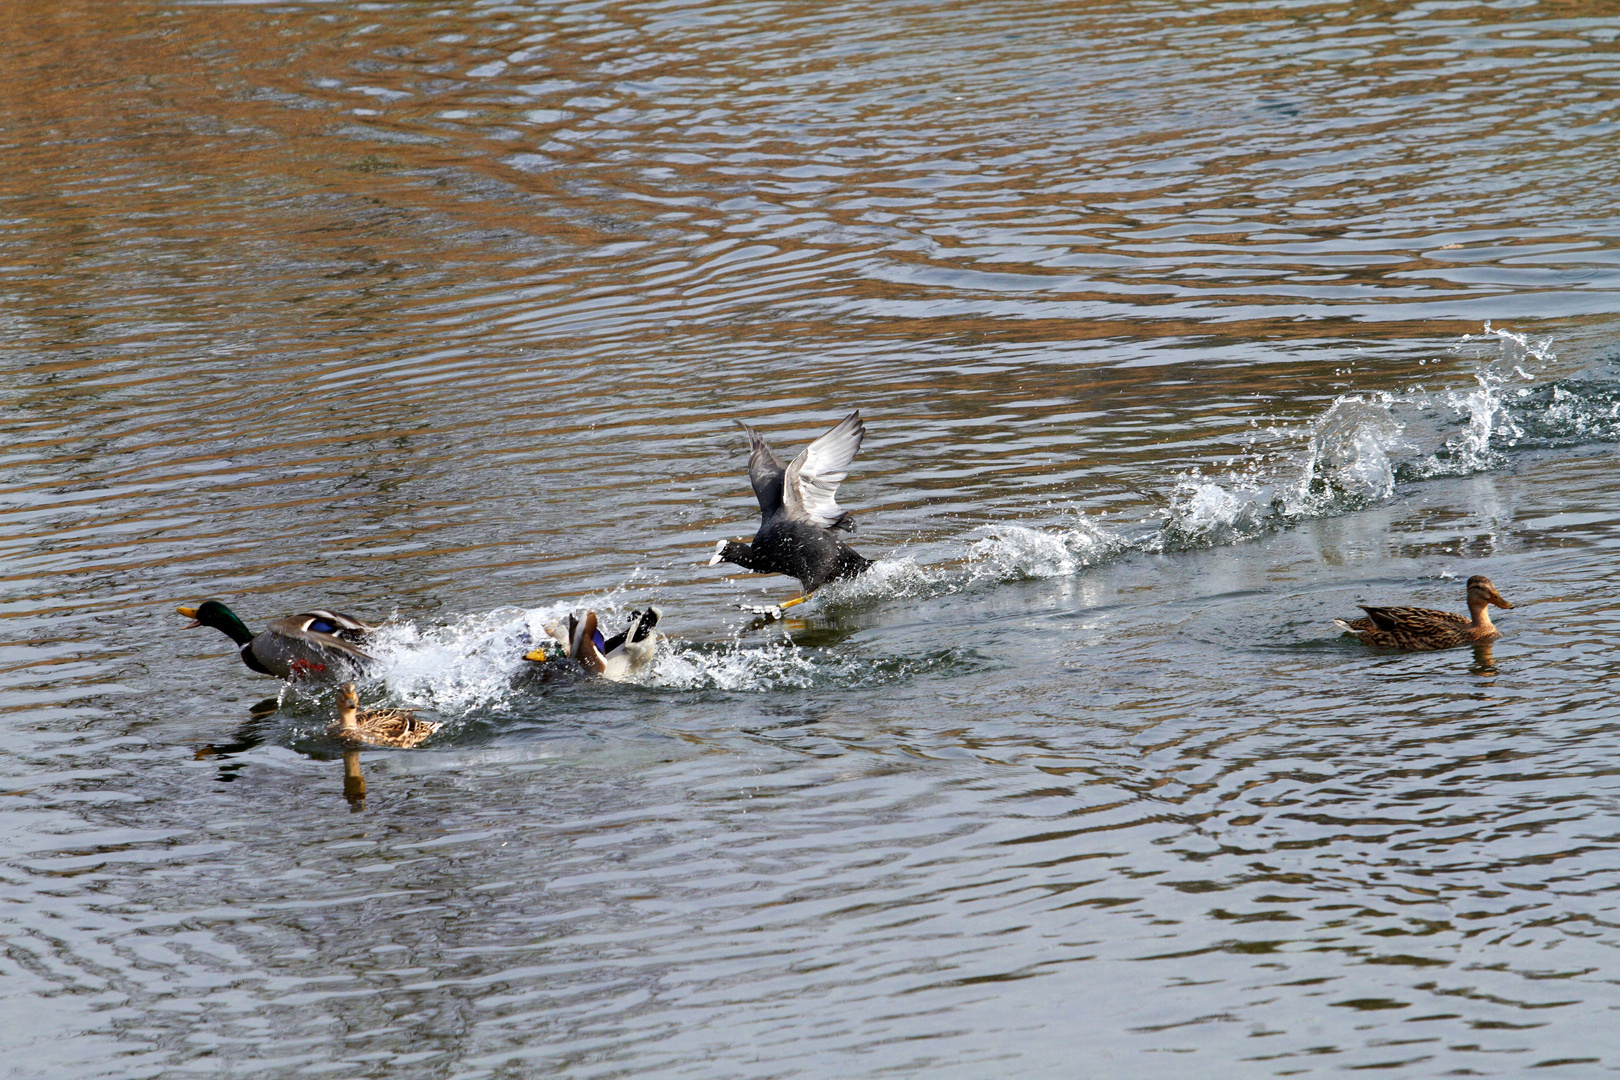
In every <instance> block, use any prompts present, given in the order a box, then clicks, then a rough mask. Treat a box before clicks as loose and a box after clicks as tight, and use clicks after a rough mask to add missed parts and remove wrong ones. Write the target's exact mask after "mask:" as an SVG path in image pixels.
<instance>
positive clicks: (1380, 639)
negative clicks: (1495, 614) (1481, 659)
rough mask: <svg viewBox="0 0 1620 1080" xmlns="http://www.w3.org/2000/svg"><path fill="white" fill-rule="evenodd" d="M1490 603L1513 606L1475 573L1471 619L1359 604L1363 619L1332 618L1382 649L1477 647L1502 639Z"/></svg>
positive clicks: (1470, 587) (1424, 610) (1470, 591)
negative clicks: (1493, 622)
mask: <svg viewBox="0 0 1620 1080" xmlns="http://www.w3.org/2000/svg"><path fill="white" fill-rule="evenodd" d="M1491 604H1495V605H1496V606H1497V607H1499V608H1510V607H1512V606H1513V605H1512V604H1510V603H1508V602H1507V601H1506V600H1504V599H1502V594H1501V593H1499V592H1497V591H1496V586H1495V585H1492V584H1491V579H1490V578H1488V577H1485V576H1483V575H1481V574H1475V575H1474V576H1473V577H1471V578H1469V579H1468V614H1469V616H1470V618H1467V619H1465V618H1463V617H1462V616H1461V615H1454V614H1452V613H1451V612H1449V611H1436V610H1434V609H1433V608H1416V607H1368V606H1367V605H1365V604H1361V605H1359V606H1360V608H1361V610H1362V611H1365V612H1366V613H1367V617H1366V618H1364V619H1350V620H1348V621H1346V620H1344V619H1334V620H1333V622H1334V624H1335V625H1337V626H1339V627H1341V628H1342V629H1344V630H1347V631H1349V632H1350V633H1352V634H1354V635H1356V637H1358V638H1360V639H1361V640H1362V641H1364V642H1366V643H1367V644H1368V645H1376V646H1378V647H1379V648H1382V649H1407V650H1410V651H1414V652H1416V651H1427V650H1431V649H1451V648H1455V647H1456V646H1458V645H1478V644H1481V643H1483V642H1487V641H1495V640H1496V639H1497V638H1499V637H1501V636H1502V633H1501V631H1499V630H1498V629H1497V628H1496V627H1495V625H1494V624H1492V622H1491V616H1490V612H1489V611H1488V610H1487V609H1488V608H1489V606H1490V605H1491Z"/></svg>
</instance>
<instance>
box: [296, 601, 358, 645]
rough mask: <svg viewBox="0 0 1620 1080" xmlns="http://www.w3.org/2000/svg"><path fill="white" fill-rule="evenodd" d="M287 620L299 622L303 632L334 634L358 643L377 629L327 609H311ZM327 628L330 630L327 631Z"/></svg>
mask: <svg viewBox="0 0 1620 1080" xmlns="http://www.w3.org/2000/svg"><path fill="white" fill-rule="evenodd" d="M288 618H289V619H297V620H299V621H300V622H301V623H302V624H303V625H302V629H304V630H313V631H315V632H317V633H326V634H335V635H336V636H338V637H341V638H344V639H346V640H348V641H360V640H362V639H364V638H365V636H366V635H367V634H368V633H370V632H371V631H373V630H375V629H377V628H376V626H374V625H372V624H371V623H368V622H362V621H360V620H359V619H357V618H355V617H354V616H353V615H345V614H344V613H343V612H341V611H332V610H330V609H328V608H311V609H310V610H309V611H304V612H300V613H299V614H297V615H289V616H288ZM328 627H330V629H327V628H328Z"/></svg>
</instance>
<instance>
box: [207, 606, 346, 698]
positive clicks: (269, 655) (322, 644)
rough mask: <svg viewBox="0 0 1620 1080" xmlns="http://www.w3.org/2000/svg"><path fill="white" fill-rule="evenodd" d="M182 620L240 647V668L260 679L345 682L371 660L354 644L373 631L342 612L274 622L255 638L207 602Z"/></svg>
mask: <svg viewBox="0 0 1620 1080" xmlns="http://www.w3.org/2000/svg"><path fill="white" fill-rule="evenodd" d="M180 614H182V615H186V616H189V617H190V618H192V619H193V620H195V621H194V622H193V623H192V624H191V626H190V627H187V629H191V628H192V627H197V626H212V627H213V628H214V629H216V630H218V631H220V632H221V633H223V634H225V635H226V636H227V637H229V638H230V639H231V640H232V641H234V642H236V643H237V644H238V645H239V646H241V655H242V663H244V664H246V665H247V667H248V670H250V671H256V672H258V673H259V674H261V675H274V676H275V677H276V678H278V679H286V680H287V681H288V682H293V681H296V680H298V679H306V678H336V677H338V676H342V677H345V678H347V677H349V676H351V675H353V674H355V673H357V672H360V671H363V670H365V668H366V666H367V665H369V664H371V663H372V658H371V657H370V656H369V655H367V654H366V653H364V652H362V651H361V650H360V649H359V648H358V647H357V645H356V642H359V641H363V640H364V639H365V635H366V632H367V631H369V630H373V629H375V627H373V626H371V625H370V624H368V623H363V622H361V621H360V620H359V619H356V618H354V617H353V616H350V615H345V614H343V613H342V612H340V611H328V610H326V609H325V608H317V609H315V610H313V611H305V612H302V613H300V614H298V615H287V616H284V617H282V618H280V619H272V620H271V621H270V623H269V625H267V626H266V627H265V628H264V630H262V631H261V632H259V633H257V634H255V633H253V631H251V630H249V629H248V628H247V627H246V626H245V625H244V624H243V623H242V620H241V619H240V618H238V617H237V615H236V613H235V612H234V611H232V610H231V609H230V608H228V607H226V606H225V605H224V604H222V603H220V602H219V601H218V600H205V601H203V602H202V603H201V604H199V605H198V606H197V607H195V608H181V609H180Z"/></svg>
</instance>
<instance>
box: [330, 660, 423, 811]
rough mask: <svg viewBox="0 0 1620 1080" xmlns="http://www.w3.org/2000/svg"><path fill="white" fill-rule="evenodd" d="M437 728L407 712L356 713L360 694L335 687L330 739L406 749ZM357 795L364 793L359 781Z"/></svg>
mask: <svg viewBox="0 0 1620 1080" xmlns="http://www.w3.org/2000/svg"><path fill="white" fill-rule="evenodd" d="M439 727H440V725H438V724H435V723H431V722H429V721H427V720H418V719H417V718H416V714H415V713H413V712H411V711H410V710H409V709H367V710H365V711H364V712H362V711H360V695H359V693H358V692H357V691H356V690H355V688H354V683H352V682H349V683H344V684H343V685H342V686H341V687H339V688H338V718H337V721H336V722H335V723H333V725H332V727H331V729H330V730H331V733H332V736H333V737H334V738H338V739H342V740H344V741H345V742H352V743H365V744H366V745H367V746H388V747H393V748H394V749H397V750H409V749H410V748H411V747H413V746H420V745H421V744H422V743H424V742H426V741H427V738H428V736H429V735H432V734H433V733H434V732H435V731H438V730H439ZM360 793H361V794H362V795H363V794H365V782H364V781H361V785H360Z"/></svg>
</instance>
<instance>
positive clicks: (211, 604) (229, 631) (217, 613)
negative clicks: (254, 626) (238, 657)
mask: <svg viewBox="0 0 1620 1080" xmlns="http://www.w3.org/2000/svg"><path fill="white" fill-rule="evenodd" d="M175 610H176V611H178V612H179V613H180V614H182V615H184V616H185V617H186V618H188V619H190V620H191V624H190V625H189V626H187V627H186V629H187V630H195V629H196V628H197V627H199V626H212V627H213V628H214V629H215V630H218V631H219V632H220V633H222V634H224V635H225V636H226V637H228V638H230V639H231V640H232V641H234V642H236V643H237V644H238V645H246V644H247V643H248V642H250V641H252V640H253V631H251V630H249V629H248V628H247V627H246V626H245V625H243V623H242V620H241V619H239V618H237V617H236V612H234V611H232V610H231V609H230V608H228V607H226V606H225V605H224V604H222V603H220V602H219V601H218V600H204V601H203V602H202V603H200V604H198V605H197V606H196V607H180V608H175Z"/></svg>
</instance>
